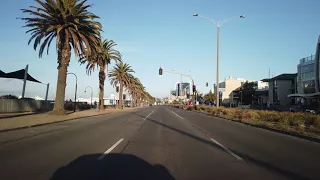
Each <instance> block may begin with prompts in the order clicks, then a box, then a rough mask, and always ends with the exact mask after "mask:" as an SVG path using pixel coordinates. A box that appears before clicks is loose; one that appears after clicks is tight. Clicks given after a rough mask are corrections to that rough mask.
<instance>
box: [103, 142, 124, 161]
mask: <svg viewBox="0 0 320 180" xmlns="http://www.w3.org/2000/svg"><path fill="white" fill-rule="evenodd" d="M122 141H123V139H120V140H119V141H118V142H116V143H115V144H114V145H113V146H111V147H110V148H109V149H108V150H107V151H106V152H104V153H103V154H102V155H101V156H100V157H99V158H98V160H102V159H103V158H104V157H105V156H106V155H107V154H109V153H110V152H111V151H112V150H113V149H114V148H116V147H117V146H118V145H119V144H120V143H121V142H122Z"/></svg>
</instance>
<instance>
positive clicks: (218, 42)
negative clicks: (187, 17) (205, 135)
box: [193, 14, 245, 107]
mask: <svg viewBox="0 0 320 180" xmlns="http://www.w3.org/2000/svg"><path fill="white" fill-rule="evenodd" d="M193 16H199V17H201V18H204V19H207V20H209V21H210V22H212V23H214V24H215V25H216V26H217V27H218V32H217V35H218V38H217V75H216V78H217V79H216V82H217V85H216V96H217V97H216V98H217V100H216V101H217V102H216V106H217V107H219V103H220V93H219V60H220V59H219V58H220V56H219V55H220V27H221V26H222V25H223V24H224V23H226V22H228V21H230V20H233V19H235V18H245V16H244V15H241V16H235V17H232V18H229V19H226V20H223V21H215V20H212V19H210V18H208V17H205V16H200V15H199V14H193Z"/></svg>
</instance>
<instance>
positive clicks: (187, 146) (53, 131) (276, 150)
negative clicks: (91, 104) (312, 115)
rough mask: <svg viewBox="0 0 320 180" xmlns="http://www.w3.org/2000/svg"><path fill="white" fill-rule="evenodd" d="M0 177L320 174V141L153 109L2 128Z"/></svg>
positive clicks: (91, 178) (35, 179) (163, 179)
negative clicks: (20, 128)
mask: <svg viewBox="0 0 320 180" xmlns="http://www.w3.org/2000/svg"><path fill="white" fill-rule="evenodd" d="M0 179H1V180H7V179H8V180H15V179H32V180H38V179H39V180H40V179H41V180H42V179H51V180H61V179H63V180H70V179H77V180H94V179H98V180H102V179H112V180H116V179H138V180H143V179H152V180H154V179H161V180H166V179H168V180H173V179H183V180H184V179H186V180H187V179H190V180H194V179H199V180H200V179H210V180H213V179H254V180H256V179H259V180H260V179H320V144H319V143H315V142H311V141H307V140H303V139H299V138H296V137H291V136H288V135H284V134H280V133H276V132H272V131H268V130H264V129H259V128H255V127H250V126H247V125H243V124H240V123H236V122H231V121H228V120H224V119H220V118H215V117H211V116H207V115H204V114H200V113H196V112H190V111H184V110H181V109H176V108H171V107H167V106H152V107H145V108H140V109H136V110H132V111H127V112H120V113H115V114H108V115H102V116H97V117H91V118H83V119H78V120H73V121H67V122H62V123H57V124H51V125H45V126H40V127H34V128H30V129H23V130H18V131H10V132H5V133H1V134H0Z"/></svg>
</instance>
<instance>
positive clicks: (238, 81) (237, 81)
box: [213, 76, 268, 105]
mask: <svg viewBox="0 0 320 180" xmlns="http://www.w3.org/2000/svg"><path fill="white" fill-rule="evenodd" d="M245 82H256V83H257V86H258V87H257V89H258V90H267V89H268V83H267V82H263V81H254V80H247V79H244V78H233V77H232V76H229V78H228V79H227V78H226V79H225V80H224V81H223V82H220V83H219V92H220V103H221V104H224V105H229V104H230V103H235V99H234V94H233V91H235V90H237V89H239V88H240V87H241V86H242V85H243V84H244V83H245ZM215 89H216V86H215V87H214V91H213V92H216V91H215Z"/></svg>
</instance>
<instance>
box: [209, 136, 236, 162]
mask: <svg viewBox="0 0 320 180" xmlns="http://www.w3.org/2000/svg"><path fill="white" fill-rule="evenodd" d="M210 140H211V141H213V142H214V143H216V144H217V145H218V146H220V147H221V148H222V149H224V150H225V151H227V152H228V153H229V154H231V155H232V156H233V157H235V158H236V159H237V160H242V158H241V157H239V156H238V155H236V154H235V153H233V152H232V151H230V150H229V149H228V148H226V147H224V146H223V145H222V144H220V143H219V142H218V141H216V140H214V139H212V138H210Z"/></svg>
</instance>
